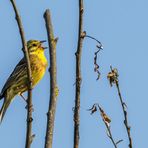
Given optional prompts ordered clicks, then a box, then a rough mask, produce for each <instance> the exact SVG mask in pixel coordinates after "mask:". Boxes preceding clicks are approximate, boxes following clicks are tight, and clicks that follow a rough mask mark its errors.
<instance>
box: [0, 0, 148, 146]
mask: <svg viewBox="0 0 148 148" xmlns="http://www.w3.org/2000/svg"><path fill="white" fill-rule="evenodd" d="M16 2H17V6H18V9H19V12H20V14H21V18H22V22H23V26H24V29H25V36H26V39H27V40H29V39H38V40H44V39H47V36H46V29H45V22H44V19H43V13H44V11H45V9H47V8H49V9H50V10H51V14H52V21H53V26H54V34H55V36H57V37H59V40H58V44H57V68H58V87H59V89H60V92H59V97H58V102H57V112H56V120H55V131H54V141H53V148H70V147H73V112H72V108H73V107H74V99H75V87H74V86H73V84H74V82H75V55H74V54H75V51H76V47H77V31H78V1H72V0H63V1H62V3H60V2H59V1H42V0H38V1H35V0H32V1H29V0H26V1H19V0H16ZM147 6H148V1H146V0H130V1H129V0H124V1H121V0H112V1H107V0H104V1H101V0H100V1H98V0H93V1H84V9H85V10H84V11H85V12H84V30H86V32H87V34H88V35H91V36H93V37H96V38H97V39H98V40H100V41H101V42H102V44H103V46H104V50H103V51H102V52H100V55H99V59H98V62H99V65H100V71H101V79H100V80H99V81H96V74H95V73H94V71H93V68H94V65H93V58H94V52H95V51H96V47H95V45H96V43H95V42H94V41H92V40H89V39H87V38H86V39H85V40H84V44H83V55H82V79H83V80H82V89H81V122H80V148H90V147H93V148H97V147H103V148H109V147H113V146H112V144H111V142H110V140H109V139H108V137H107V135H106V130H105V126H104V124H103V122H102V120H101V118H100V115H99V114H98V113H96V114H94V115H93V116H90V114H89V113H88V112H87V111H86V109H88V108H90V107H91V106H92V104H94V103H96V102H98V103H100V104H101V105H102V107H103V108H104V110H105V111H106V113H107V114H108V115H109V116H110V118H111V119H112V122H111V128H112V131H113V136H114V138H115V139H116V140H119V139H124V141H123V142H122V143H120V145H119V148H125V147H127V144H128V141H127V138H126V131H125V128H124V126H123V118H122V117H123V116H122V110H121V107H120V102H119V99H118V96H117V91H116V89H115V87H113V88H110V86H109V83H108V80H107V78H106V77H107V73H108V72H109V71H110V65H112V66H113V67H116V68H118V71H119V83H120V88H121V92H122V96H123V98H124V100H125V102H126V104H127V106H128V113H129V124H130V125H131V127H132V129H131V134H132V137H133V147H134V148H139V147H140V148H145V147H147V146H148V144H147V138H146V137H147V130H148V127H147V123H148V119H147V117H146V116H145V114H146V112H147V104H148V100H147V97H148V94H147V84H148V79H147V75H148V70H147V64H146V63H147V55H148V51H147V49H148V44H147V37H148V29H147V26H148V21H147V14H148V9H147ZM0 11H1V13H0V20H1V27H0V34H1V36H0V44H1V50H0V51H1V54H0V63H1V64H0V74H1V77H0V88H2V87H3V85H4V83H5V81H6V79H7V78H8V76H9V74H10V73H11V72H12V70H13V68H14V67H15V65H16V64H17V63H18V61H19V60H20V59H21V58H22V56H23V53H22V51H21V48H22V45H21V40H20V35H19V32H18V27H17V23H16V21H15V16H14V11H13V9H12V6H11V3H10V1H5V0H2V1H1V5H0ZM46 57H47V58H48V59H49V53H48V50H47V51H46ZM49 90H50V89H49V73H48V71H46V74H45V77H44V78H43V80H42V81H41V82H40V83H39V84H38V85H37V86H36V87H35V89H34V90H33V104H34V110H35V111H34V113H33V118H34V122H33V133H34V134H36V137H35V140H34V141H33V144H32V148H41V147H43V146H44V139H45V130H46V112H47V109H48V102H49ZM0 104H2V101H1V102H0ZM25 134H26V110H25V103H24V101H22V99H21V98H20V97H16V98H15V100H14V101H13V103H12V104H11V105H10V107H9V109H8V111H7V113H6V115H5V118H4V121H3V123H2V124H1V125H0V139H1V140H0V141H1V144H0V147H3V148H10V147H15V148H20V147H24V144H25Z"/></svg>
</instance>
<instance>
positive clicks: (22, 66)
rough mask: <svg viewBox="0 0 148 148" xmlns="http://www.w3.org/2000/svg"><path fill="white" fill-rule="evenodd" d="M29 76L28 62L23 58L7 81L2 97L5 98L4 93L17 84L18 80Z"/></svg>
mask: <svg viewBox="0 0 148 148" xmlns="http://www.w3.org/2000/svg"><path fill="white" fill-rule="evenodd" d="M24 75H27V72H26V60H25V58H23V59H22V60H21V61H20V62H19V63H18V64H17V65H16V67H15V69H14V70H13V72H12V73H11V75H10V76H9V78H8V80H7V81H6V83H5V85H4V87H3V89H2V91H1V94H0V96H1V97H3V95H4V92H5V91H6V90H7V89H8V88H9V87H10V86H11V85H13V84H14V83H17V80H18V78H21V77H22V76H24Z"/></svg>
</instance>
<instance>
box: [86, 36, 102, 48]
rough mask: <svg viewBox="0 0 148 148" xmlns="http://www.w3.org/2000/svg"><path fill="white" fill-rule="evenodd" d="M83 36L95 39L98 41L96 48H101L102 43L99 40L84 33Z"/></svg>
mask: <svg viewBox="0 0 148 148" xmlns="http://www.w3.org/2000/svg"><path fill="white" fill-rule="evenodd" d="M85 37H87V38H90V39H92V40H95V41H96V42H97V43H98V45H97V48H99V49H103V46H102V43H101V42H100V41H99V40H97V39H96V38H94V37H92V36H90V35H85Z"/></svg>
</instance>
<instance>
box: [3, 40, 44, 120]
mask: <svg viewBox="0 0 148 148" xmlns="http://www.w3.org/2000/svg"><path fill="white" fill-rule="evenodd" d="M43 42H45V41H37V40H29V41H28V42H27V49H28V53H29V59H30V66H31V73H32V86H33V87H34V86H35V85H36V84H37V83H38V82H39V81H40V80H41V79H42V77H43V76H44V74H45V70H46V67H47V60H46V57H45V55H44V49H46V48H47V47H43V46H42V43H43ZM27 90H28V75H27V62H26V59H25V57H23V58H22V59H21V60H20V62H19V63H18V64H17V65H16V67H15V69H14V70H13V72H12V73H11V75H10V76H9V78H8V80H7V81H6V83H5V85H4V87H3V89H2V91H1V94H0V99H2V98H4V102H3V105H2V107H1V110H0V122H2V119H3V117H4V115H5V112H6V110H7V108H8V106H9V105H10V103H11V102H12V100H13V99H14V97H15V96H16V95H21V96H22V93H23V92H25V91H27Z"/></svg>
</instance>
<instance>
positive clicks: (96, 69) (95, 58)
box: [94, 48, 101, 80]
mask: <svg viewBox="0 0 148 148" xmlns="http://www.w3.org/2000/svg"><path fill="white" fill-rule="evenodd" d="M100 50H101V48H100V49H98V50H97V51H96V52H95V56H94V66H95V67H94V71H95V72H96V73H97V75H98V76H97V79H96V80H99V79H100V76H101V73H100V70H99V68H100V66H99V64H98V63H97V59H98V53H99V52H100Z"/></svg>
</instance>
